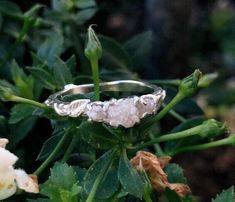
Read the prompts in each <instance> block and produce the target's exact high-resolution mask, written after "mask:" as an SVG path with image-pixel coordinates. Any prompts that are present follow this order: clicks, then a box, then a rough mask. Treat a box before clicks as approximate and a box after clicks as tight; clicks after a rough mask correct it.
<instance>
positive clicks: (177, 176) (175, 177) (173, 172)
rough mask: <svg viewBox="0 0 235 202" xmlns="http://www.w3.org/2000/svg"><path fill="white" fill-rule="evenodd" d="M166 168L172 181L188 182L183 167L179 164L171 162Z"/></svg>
mask: <svg viewBox="0 0 235 202" xmlns="http://www.w3.org/2000/svg"><path fill="white" fill-rule="evenodd" d="M164 170H165V172H166V173H167V175H168V180H169V182H170V183H184V184H186V183H187V180H186V178H185V177H184V173H183V169H182V168H181V167H180V166H179V165H177V164H175V163H170V164H168V165H167V166H166V167H165V169H164Z"/></svg>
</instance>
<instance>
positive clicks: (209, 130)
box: [199, 119, 228, 138]
mask: <svg viewBox="0 0 235 202" xmlns="http://www.w3.org/2000/svg"><path fill="white" fill-rule="evenodd" d="M202 125H203V129H202V130H201V132H200V133H199V135H200V136H201V137H203V138H208V137H214V136H216V135H219V134H222V133H226V132H228V128H227V126H226V125H225V124H224V123H221V122H219V121H216V120H215V119H209V120H207V121H204V122H203V123H202Z"/></svg>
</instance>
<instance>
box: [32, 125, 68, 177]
mask: <svg viewBox="0 0 235 202" xmlns="http://www.w3.org/2000/svg"><path fill="white" fill-rule="evenodd" d="M69 135H70V133H69V128H68V129H67V130H66V131H65V133H64V135H63V137H62V138H61V140H60V141H59V143H58V144H57V145H56V147H55V149H54V150H53V151H52V153H51V154H50V155H49V156H48V158H47V159H46V160H45V161H44V162H43V163H42V164H41V166H40V167H39V168H38V169H37V170H36V171H35V172H34V173H33V174H34V175H37V176H38V175H40V174H41V173H42V172H43V171H44V170H45V169H46V167H47V166H48V165H49V164H50V163H51V162H52V161H53V160H54V159H55V157H56V155H57V154H58V152H59V151H60V150H61V149H62V146H63V145H64V142H65V140H66V139H67V137H68V136H69Z"/></svg>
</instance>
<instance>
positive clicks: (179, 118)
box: [169, 109, 187, 122]
mask: <svg viewBox="0 0 235 202" xmlns="http://www.w3.org/2000/svg"><path fill="white" fill-rule="evenodd" d="M169 114H171V115H172V116H173V117H174V118H176V119H177V120H178V121H180V122H185V121H187V119H185V118H184V117H183V116H181V115H180V114H179V113H177V112H176V111H175V110H173V109H172V110H170V111H169Z"/></svg>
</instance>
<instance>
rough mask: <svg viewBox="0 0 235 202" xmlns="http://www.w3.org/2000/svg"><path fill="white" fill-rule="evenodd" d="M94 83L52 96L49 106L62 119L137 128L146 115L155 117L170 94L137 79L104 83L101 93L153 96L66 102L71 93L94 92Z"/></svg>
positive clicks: (67, 88)
mask: <svg viewBox="0 0 235 202" xmlns="http://www.w3.org/2000/svg"><path fill="white" fill-rule="evenodd" d="M92 88H93V84H84V85H73V84H68V85H66V86H65V87H64V89H63V90H62V91H59V92H57V93H55V94H52V95H51V96H49V98H48V99H47V100H46V101H45V104H46V105H48V106H50V107H52V108H53V109H54V110H55V112H56V113H57V114H58V115H60V116H70V117H79V116H86V117H88V120H90V121H94V122H103V123H106V124H109V125H110V126H113V127H118V126H123V127H125V128H130V127H133V126H134V125H135V124H136V123H139V122H140V120H141V119H142V118H144V117H145V116H146V115H148V114H149V115H150V114H155V113H156V112H157V110H158V109H159V108H160V106H161V104H162V102H163V100H164V98H165V95H166V92H165V90H163V89H161V88H160V87H157V86H155V85H152V84H148V83H146V82H140V81H134V80H119V81H112V82H104V83H100V88H101V91H114V92H136V91H137V92H138V93H140V92H142V91H145V90H147V91H151V93H148V94H144V95H141V96H136V95H134V96H131V97H126V98H121V99H115V98H112V99H111V100H108V101H94V102H93V101H91V100H90V99H77V100H73V101H72V102H66V101H62V99H61V97H63V96H65V95H68V94H69V95H70V94H84V93H88V92H91V91H92Z"/></svg>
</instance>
